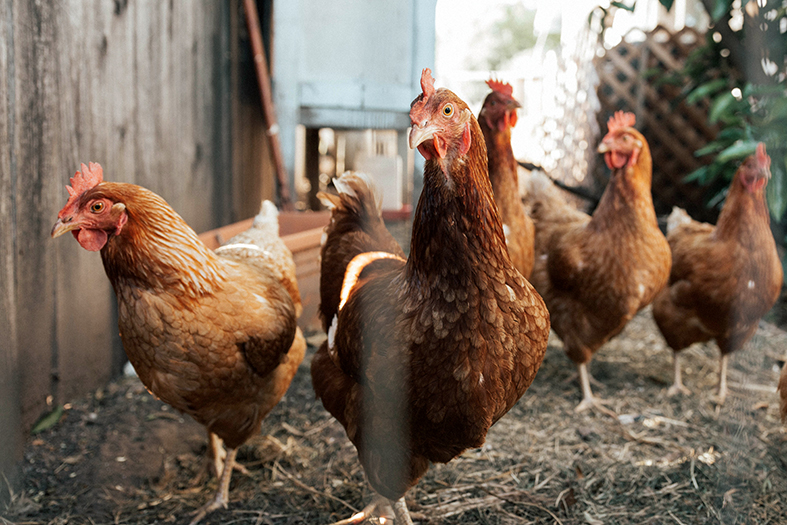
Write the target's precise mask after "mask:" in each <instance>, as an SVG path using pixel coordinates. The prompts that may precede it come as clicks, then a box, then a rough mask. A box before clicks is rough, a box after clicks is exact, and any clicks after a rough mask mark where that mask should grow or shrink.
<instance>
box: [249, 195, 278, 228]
mask: <svg viewBox="0 0 787 525" xmlns="http://www.w3.org/2000/svg"><path fill="white" fill-rule="evenodd" d="M253 227H254V228H265V229H269V228H273V231H274V232H275V233H277V234H278V233H279V210H278V208H276V205H275V204H273V203H272V202H271V201H269V200H264V201H262V206H260V212H259V213H258V214H257V215H256V216H255V217H254V223H253Z"/></svg>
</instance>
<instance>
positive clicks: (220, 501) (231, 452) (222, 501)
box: [189, 448, 238, 525]
mask: <svg viewBox="0 0 787 525" xmlns="http://www.w3.org/2000/svg"><path fill="white" fill-rule="evenodd" d="M237 453H238V449H235V448H230V449H227V458H226V460H225V461H224V469H223V470H222V472H221V478H219V490H217V491H216V496H215V497H214V498H213V501H210V502H208V503H206V504H205V505H203V506H202V507H201V508H200V509H199V510H198V511H197V512H196V514H195V516H194V519H192V520H191V522H190V523H189V525H197V523H199V522H200V520H202V518H204V517H205V516H207V515H208V514H209V513H211V512H213V511H214V510H217V509H220V508H225V509H226V508H227V502H229V499H230V479H231V478H232V469H233V465H234V464H235V455H236V454H237Z"/></svg>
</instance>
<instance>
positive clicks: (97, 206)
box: [90, 201, 104, 213]
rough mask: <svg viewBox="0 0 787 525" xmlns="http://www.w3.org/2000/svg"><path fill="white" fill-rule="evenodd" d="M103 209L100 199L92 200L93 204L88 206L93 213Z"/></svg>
mask: <svg viewBox="0 0 787 525" xmlns="http://www.w3.org/2000/svg"><path fill="white" fill-rule="evenodd" d="M103 209H104V203H103V202H100V201H99V202H94V203H93V205H92V206H91V207H90V211H92V212H93V213H101V210H103Z"/></svg>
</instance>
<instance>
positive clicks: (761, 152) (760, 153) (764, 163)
mask: <svg viewBox="0 0 787 525" xmlns="http://www.w3.org/2000/svg"><path fill="white" fill-rule="evenodd" d="M755 159H756V160H757V166H759V167H760V168H765V169H770V168H771V158H770V157H769V156H768V154H767V153H765V143H764V142H760V143H759V144H757V151H756V153H755Z"/></svg>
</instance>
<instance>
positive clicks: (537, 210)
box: [529, 112, 670, 411]
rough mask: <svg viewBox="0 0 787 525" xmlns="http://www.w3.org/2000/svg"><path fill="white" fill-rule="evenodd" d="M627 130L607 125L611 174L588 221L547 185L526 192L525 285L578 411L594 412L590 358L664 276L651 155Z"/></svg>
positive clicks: (628, 119)
mask: <svg viewBox="0 0 787 525" xmlns="http://www.w3.org/2000/svg"><path fill="white" fill-rule="evenodd" d="M633 126H634V115H633V114H631V113H626V114H624V113H623V112H618V113H616V114H615V116H614V117H612V118H610V120H609V132H608V133H607V135H606V136H605V137H604V139H603V141H602V142H601V144H600V145H599V148H598V151H599V152H600V153H603V154H604V160H605V161H606V163H607V166H609V168H610V169H611V170H612V174H611V176H610V180H609V183H608V184H607V188H606V190H605V191H604V195H603V196H602V197H601V200H600V201H599V204H598V207H597V208H596V210H595V211H594V213H593V215H592V217H591V216H588V215H586V214H584V213H582V212H579V211H577V210H576V209H574V208H572V207H571V206H569V205H568V204H567V203H566V202H565V201H564V200H562V199H560V198H557V197H556V196H555V195H554V193H555V190H554V187H553V186H552V184H551V182H546V183H544V182H542V179H541V178H539V177H534V178H533V179H532V182H533V184H532V187H531V188H530V195H529V198H530V199H531V201H532V204H531V209H532V216H533V222H534V223H535V225H536V262H535V267H534V268H533V274H532V275H531V278H530V280H531V282H532V283H533V285H534V286H535V287H536V290H538V291H539V293H540V294H541V295H542V297H543V298H544V301H545V302H546V304H547V307H548V308H549V314H550V316H551V319H552V328H553V329H554V330H555V332H556V333H557V335H558V336H560V339H562V341H563V344H564V346H565V351H566V354H568V357H569V358H570V359H571V360H572V361H574V363H576V364H577V366H578V368H579V379H580V384H581V386H582V393H583V399H582V402H581V403H580V404H579V405H578V406H577V407H576V410H577V411H582V410H585V409H587V408H589V407H591V406H597V407H598V406H599V404H598V403H599V400H598V399H597V398H595V397H594V396H593V392H592V391H591V389H590V377H589V372H588V363H589V362H590V359H591V357H592V356H593V353H594V352H595V351H596V350H598V349H599V348H600V347H601V345H603V344H604V343H605V342H607V341H608V340H609V339H610V338H611V337H613V336H615V335H617V334H618V333H620V331H621V330H623V328H624V327H625V326H626V323H628V322H629V320H630V319H631V318H632V317H633V316H634V314H636V313H637V311H639V310H640V309H641V308H643V307H645V306H646V305H648V304H649V303H650V302H651V301H652V300H653V298H654V297H655V296H656V293H658V291H659V290H661V288H663V287H664V285H665V284H666V282H667V278H668V276H669V270H670V251H669V245H668V244H667V240H666V239H665V238H664V235H663V234H662V233H661V231H660V230H659V227H658V224H657V222H656V212H655V211H654V209H653V199H652V197H651V194H650V184H651V157H650V149H649V148H648V143H647V141H646V140H645V137H643V136H642V134H641V133H639V132H638V131H637V130H636V129H634V127H633Z"/></svg>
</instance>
